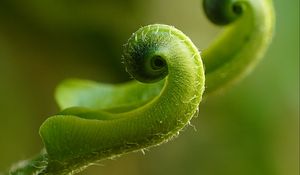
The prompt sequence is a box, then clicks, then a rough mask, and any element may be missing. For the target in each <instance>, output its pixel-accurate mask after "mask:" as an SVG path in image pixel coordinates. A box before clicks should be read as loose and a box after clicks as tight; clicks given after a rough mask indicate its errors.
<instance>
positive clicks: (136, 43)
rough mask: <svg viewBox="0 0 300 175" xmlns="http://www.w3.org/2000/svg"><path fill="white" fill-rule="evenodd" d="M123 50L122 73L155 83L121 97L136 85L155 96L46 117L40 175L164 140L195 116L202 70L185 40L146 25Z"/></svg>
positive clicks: (195, 52)
mask: <svg viewBox="0 0 300 175" xmlns="http://www.w3.org/2000/svg"><path fill="white" fill-rule="evenodd" d="M124 50H125V51H124V59H123V60H124V63H125V66H126V69H127V71H128V72H129V73H130V74H131V75H132V76H133V77H134V78H135V79H137V80H138V81H141V82H144V83H153V82H157V81H159V82H157V83H154V84H153V85H150V86H147V85H143V84H138V85H132V84H129V85H128V86H126V87H122V88H121V89H122V92H123V93H122V95H123V96H124V98H126V99H127V98H132V96H136V94H139V92H136V91H134V90H133V89H135V87H136V86H138V87H143V86H145V88H150V87H151V89H155V87H158V89H159V90H161V91H160V92H159V95H158V96H156V97H154V98H153V99H151V100H147V101H145V102H143V103H142V104H139V105H137V106H138V107H137V108H133V109H132V107H131V108H130V109H128V108H126V110H125V112H124V110H121V111H120V108H119V107H118V109H113V108H111V109H110V110H106V111H100V110H96V109H93V108H85V107H72V108H68V109H66V110H64V111H62V112H61V113H60V114H58V115H55V116H52V117H50V118H48V119H47V120H46V121H45V122H44V123H43V125H42V126H41V128H40V135H41V137H42V139H43V142H44V145H45V149H46V152H47V153H46V155H45V156H43V161H46V162H47V165H46V166H44V167H42V169H39V173H38V174H48V175H50V174H51V175H54V174H55V175H59V174H73V173H76V172H79V171H81V170H82V169H84V168H85V167H87V166H88V165H90V164H92V163H94V162H97V161H99V160H102V159H106V158H109V157H113V156H116V155H120V154H124V153H127V152H130V151H136V150H140V149H143V148H147V147H151V146H155V145H157V144H160V143H162V142H166V141H168V140H169V139H171V138H172V137H174V136H176V135H177V134H178V132H179V131H180V130H181V129H182V128H183V127H184V126H185V125H186V124H187V123H188V122H189V121H190V120H191V118H192V117H193V116H194V114H195V113H196V112H197V110H198V105H199V103H200V101H201V97H202V93H203V91H204V69H203V65H202V61H201V59H200V54H199V52H198V50H197V48H196V47H195V46H194V45H193V43H192V42H191V40H190V39H189V38H188V37H187V36H185V35H184V34H183V33H182V32H180V31H179V30H177V29H175V28H174V27H171V26H167V25H160V24H156V25H150V26H146V27H143V28H141V29H139V30H138V31H137V32H136V33H134V34H133V35H132V37H131V38H130V39H129V41H128V43H127V45H126V46H125V48H124ZM164 77H165V80H162V79H163V78H164ZM161 80H162V81H161ZM162 86H163V87H162ZM119 90H120V89H119ZM136 90H137V89H136ZM142 90H145V89H142ZM116 99H117V100H118V101H119V100H120V99H119V97H118V96H116ZM110 100H112V101H114V96H112V97H110ZM26 168H27V167H26ZM24 169H25V168H24ZM15 172H17V171H15ZM12 174H13V173H12Z"/></svg>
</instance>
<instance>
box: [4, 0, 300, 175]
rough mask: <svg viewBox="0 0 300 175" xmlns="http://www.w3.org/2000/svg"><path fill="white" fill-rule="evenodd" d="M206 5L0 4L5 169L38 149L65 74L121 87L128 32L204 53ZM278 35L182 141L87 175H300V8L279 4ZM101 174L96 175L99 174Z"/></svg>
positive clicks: (116, 0)
mask: <svg viewBox="0 0 300 175" xmlns="http://www.w3.org/2000/svg"><path fill="white" fill-rule="evenodd" d="M200 4H201V2H199V1H196V0H193V1H179V0H175V1H174V0H173V1H171V0H166V1H158V0H150V1H147V2H146V1H135V0H127V1H121V0H112V1H107V0H105V1H104V0H101V1H95V0H89V1H67V0H63V1H50V0H47V1H38V0H27V1H22V2H21V1H16V0H0V82H1V85H0V97H1V99H0V150H1V151H0V157H1V158H0V170H4V169H5V168H8V167H9V166H10V165H11V164H12V163H14V162H16V161H18V160H20V159H25V158H28V157H30V156H32V155H33V154H35V153H37V152H38V151H39V150H40V149H41V147H42V144H41V140H40V137H39V135H38V128H39V126H40V125H41V123H42V122H43V121H44V120H45V119H46V118H47V116H49V115H51V114H54V113H56V112H57V111H58V109H57V107H56V105H55V102H54V99H53V92H54V88H55V86H56V85H57V84H58V83H59V82H60V81H61V80H63V79H65V78H68V77H78V78H86V79H93V80H98V81H105V82H121V81H125V80H126V79H127V74H126V73H124V72H125V71H124V68H123V67H122V65H121V64H120V58H121V50H122V44H123V43H125V42H126V40H127V38H128V37H129V36H130V35H131V32H133V31H135V30H136V29H137V28H139V27H140V26H143V25H146V24H150V23H157V22H158V23H166V24H171V25H174V26H176V27H177V28H179V29H181V30H182V31H183V32H185V33H186V34H187V35H188V36H190V38H192V40H193V41H194V42H195V43H196V44H197V45H198V47H199V48H200V49H202V48H205V47H206V46H207V45H208V44H209V42H210V41H212V39H213V38H214V37H216V34H217V33H218V32H219V31H220V29H219V28H217V27H215V26H213V25H212V24H210V23H209V22H208V20H207V19H206V18H205V17H204V14H203V12H202V9H201V5H200ZM274 4H275V9H276V14H277V25H276V36H275V38H274V41H273V44H272V46H271V48H270V50H269V51H268V53H267V55H266V57H265V59H264V61H262V63H261V64H260V65H259V66H258V67H257V69H256V70H255V71H254V72H253V73H252V74H251V75H250V76H249V77H248V78H246V79H245V80H243V81H242V82H241V83H240V84H239V85H237V86H235V87H233V88H232V89H231V90H230V91H227V92H224V94H222V95H219V96H215V97H210V98H208V99H207V100H206V101H205V102H204V103H202V105H201V111H200V117H198V118H196V119H194V120H193V121H192V124H193V125H195V127H196V128H197V132H195V131H194V129H193V128H192V127H188V128H187V129H186V132H183V133H182V136H181V137H179V138H178V139H176V140H174V141H173V142H170V143H168V144H165V145H162V146H160V147H158V148H155V149H151V151H146V155H143V154H142V153H136V154H130V155H128V156H123V157H121V158H119V159H117V160H113V161H111V160H109V161H104V162H103V166H102V165H100V166H95V167H94V168H91V169H89V170H88V171H86V174H95V172H94V171H96V172H97V174H111V175H113V174H131V175H135V174H145V175H148V174H149V175H152V174H158V175H159V174H173V175H182V174H191V175H192V174H195V175H196V174H197V175H198V174H208V175H219V174H222V175H241V174H243V175H248V174H249V175H253V174H255V175H286V174H289V175H296V174H297V171H298V155H299V154H298V146H299V145H298V129H299V128H298V121H299V107H298V106H299V8H298V7H299V2H298V1H297V0H292V1H279V0H274ZM98 172H99V173H98Z"/></svg>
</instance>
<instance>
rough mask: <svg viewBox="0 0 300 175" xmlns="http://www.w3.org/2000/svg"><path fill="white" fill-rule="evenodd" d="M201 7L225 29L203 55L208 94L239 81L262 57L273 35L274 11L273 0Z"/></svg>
mask: <svg viewBox="0 0 300 175" xmlns="http://www.w3.org/2000/svg"><path fill="white" fill-rule="evenodd" d="M203 5H204V9H205V13H206V15H207V17H208V18H209V19H210V20H211V21H212V22H213V23H215V24H217V25H226V26H227V27H226V28H225V31H224V32H223V33H222V34H221V36H219V37H218V38H217V40H216V41H215V42H214V43H213V44H212V45H211V46H209V47H208V49H204V50H203V52H202V57H203V62H204V65H205V77H206V90H205V93H206V94H209V93H211V92H214V91H217V90H219V89H223V88H224V87H226V86H227V85H230V84H231V83H233V82H235V81H236V80H239V79H241V78H242V77H243V76H244V75H246V74H247V73H249V72H250V71H251V70H252V69H253V67H254V66H255V65H256V63H257V62H258V61H259V60H260V59H261V58H262V57H263V55H264V53H265V51H266V49H267V47H268V46H269V44H270V41H271V39H272V36H273V28H274V9H273V3H272V0H204V1H203Z"/></svg>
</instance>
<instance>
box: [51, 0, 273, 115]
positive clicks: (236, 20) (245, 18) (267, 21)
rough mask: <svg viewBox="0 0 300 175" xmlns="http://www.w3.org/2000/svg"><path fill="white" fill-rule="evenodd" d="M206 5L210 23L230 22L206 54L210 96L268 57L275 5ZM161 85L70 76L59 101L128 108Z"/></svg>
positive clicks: (242, 0)
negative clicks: (127, 93) (126, 93)
mask: <svg viewBox="0 0 300 175" xmlns="http://www.w3.org/2000/svg"><path fill="white" fill-rule="evenodd" d="M203 6H204V11H205V14H206V15H207V17H208V18H209V19H210V21H212V22H213V23H214V24H217V25H222V26H225V29H224V31H223V32H222V33H221V35H220V36H219V37H218V38H217V39H216V40H215V42H213V43H212V44H211V45H210V46H209V47H208V48H207V49H204V50H203V52H202V57H203V63H204V66H205V76H206V83H205V84H206V85H205V86H206V88H205V89H206V90H205V94H204V96H207V95H209V94H210V93H213V92H216V91H217V92H218V91H219V90H222V89H224V88H225V87H228V86H229V85H231V84H233V83H234V82H236V81H237V80H240V79H241V78H242V77H244V76H245V75H246V74H247V73H249V72H250V71H251V70H252V69H253V68H254V67H255V65H256V64H257V63H258V62H259V60H260V59H261V58H262V57H263V54H264V53H265V51H266V49H267V47H268V46H269V44H270V41H271V39H272V36H273V30H274V29H273V28H274V9H273V3H272V0H204V1H203ZM161 87H162V86H156V85H154V87H153V85H144V84H140V83H137V82H135V81H133V82H129V83H124V84H120V85H118V86H111V85H108V84H102V83H96V82H92V81H87V80H78V79H70V80H66V81H65V82H63V83H61V84H60V85H59V86H58V88H57V91H56V100H57V102H58V104H59V106H60V107H61V109H65V108H68V107H72V106H84V107H89V108H97V109H99V106H101V109H105V110H110V109H111V108H113V109H120V110H121V111H124V110H127V109H131V108H134V107H136V106H137V105H138V104H143V103H145V102H147V101H149V100H150V99H152V98H154V97H155V96H157V95H158V94H159V92H160V88H161ZM124 89H126V90H128V89H130V90H131V91H136V92H137V93H136V96H135V97H134V98H128V99H125V98H123V96H122V95H121V94H122V93H123V92H124ZM115 94H117V95H115ZM111 96H115V97H116V98H114V101H111V100H110V98H109V97H111Z"/></svg>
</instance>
